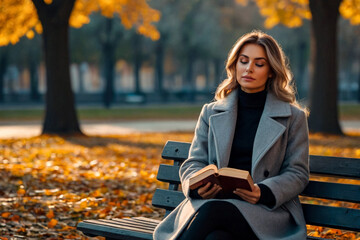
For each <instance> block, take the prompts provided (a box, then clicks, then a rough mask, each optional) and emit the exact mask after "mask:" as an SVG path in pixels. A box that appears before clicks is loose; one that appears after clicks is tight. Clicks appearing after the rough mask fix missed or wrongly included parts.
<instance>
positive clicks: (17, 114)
mask: <svg viewBox="0 0 360 240" xmlns="http://www.w3.org/2000/svg"><path fill="white" fill-rule="evenodd" d="M200 110H201V105H198V104H197V105H193V106H185V105H182V106H177V105H176V106H138V107H136V106H131V107H129V106H126V107H117V108H110V109H105V108H96V107H92V108H81V107H80V108H79V109H78V110H77V112H78V115H79V118H80V119H81V120H102V121H103V120H140V119H197V117H198V115H199V113H200ZM43 117H44V110H42V109H16V110H13V109H7V110H1V111H0V121H7V122H8V121H37V120H41V119H43Z"/></svg>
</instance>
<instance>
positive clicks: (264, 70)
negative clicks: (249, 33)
mask: <svg viewBox="0 0 360 240" xmlns="http://www.w3.org/2000/svg"><path fill="white" fill-rule="evenodd" d="M269 77H271V70H270V65H269V62H268V58H267V56H266V53H265V49H264V48H263V47H262V46H260V45H257V44H253V43H248V44H246V45H244V46H243V47H242V49H241V51H240V54H239V58H238V60H237V62H236V80H237V82H238V83H239V84H240V86H241V89H242V90H243V91H244V92H247V93H256V92H260V91H262V90H264V89H265V86H266V81H267V79H268V78H269Z"/></svg>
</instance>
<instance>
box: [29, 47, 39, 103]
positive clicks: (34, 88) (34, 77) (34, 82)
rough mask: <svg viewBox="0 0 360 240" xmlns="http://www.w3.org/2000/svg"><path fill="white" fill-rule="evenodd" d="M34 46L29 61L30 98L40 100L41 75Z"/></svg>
mask: <svg viewBox="0 0 360 240" xmlns="http://www.w3.org/2000/svg"><path fill="white" fill-rule="evenodd" d="M34 55H35V54H34V53H33V48H32V49H31V50H30V62H29V70H30V99H31V100H32V101H35V102H38V101H39V100H40V94H39V77H38V70H37V66H38V64H37V61H36V59H35V57H34Z"/></svg>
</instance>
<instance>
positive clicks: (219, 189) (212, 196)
mask: <svg viewBox="0 0 360 240" xmlns="http://www.w3.org/2000/svg"><path fill="white" fill-rule="evenodd" d="M221 190H222V188H221V187H219V188H218V189H217V190H216V192H214V194H212V195H211V198H215V197H216V195H217V194H218V193H219V192H220V191H221Z"/></svg>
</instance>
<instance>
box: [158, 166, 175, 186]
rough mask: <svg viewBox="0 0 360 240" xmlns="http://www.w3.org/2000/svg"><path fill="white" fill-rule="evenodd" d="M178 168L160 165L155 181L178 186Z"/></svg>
mask: <svg viewBox="0 0 360 240" xmlns="http://www.w3.org/2000/svg"><path fill="white" fill-rule="evenodd" d="M179 169H180V167H179V166H171V165H165V164H160V166H159V171H158V174H157V177H156V178H157V180H159V181H162V182H168V183H174V184H180V177H179Z"/></svg>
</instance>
